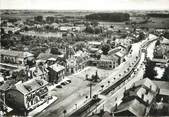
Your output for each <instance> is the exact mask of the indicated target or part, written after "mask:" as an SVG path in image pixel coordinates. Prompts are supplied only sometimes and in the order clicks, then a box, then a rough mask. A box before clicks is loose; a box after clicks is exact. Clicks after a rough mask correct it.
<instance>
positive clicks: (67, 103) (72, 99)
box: [37, 42, 142, 117]
mask: <svg viewBox="0 0 169 117" xmlns="http://www.w3.org/2000/svg"><path fill="white" fill-rule="evenodd" d="M141 43H142V42H139V43H137V44H134V45H133V46H132V53H131V55H129V57H128V59H127V60H126V62H124V63H122V64H121V65H120V66H119V67H117V68H115V69H114V70H113V71H112V73H111V74H109V77H108V78H106V79H103V80H102V82H100V83H98V84H96V85H94V86H93V88H92V92H93V95H94V94H98V93H100V92H101V90H102V89H101V85H104V88H107V86H108V85H111V83H113V82H114V80H118V78H119V74H121V75H122V74H123V73H124V71H125V69H127V68H128V67H129V66H130V65H131V64H132V63H134V62H136V56H138V54H139V47H140V46H141ZM98 73H99V72H98ZM114 78H116V79H114ZM72 80H73V81H72V86H70V87H68V88H67V91H69V90H70V92H71V95H68V96H67V97H66V98H64V99H59V100H58V101H57V102H55V103H54V104H52V105H51V106H50V107H49V108H47V109H46V110H44V111H43V112H42V113H40V114H39V115H37V117H42V116H43V117H48V116H50V117H63V116H64V114H63V110H67V114H66V116H68V115H69V114H70V113H71V112H72V111H75V110H76V109H78V108H79V107H80V106H81V105H83V104H84V103H85V102H86V98H85V97H86V95H88V96H89V87H88V86H87V85H88V84H89V83H88V82H87V81H79V78H77V77H75V78H73V79H72ZM108 81H111V82H110V84H108ZM131 84H132V83H131ZM63 93H64V92H61V93H60V94H63ZM60 94H58V96H59V95H60ZM56 95H57V94H56Z"/></svg>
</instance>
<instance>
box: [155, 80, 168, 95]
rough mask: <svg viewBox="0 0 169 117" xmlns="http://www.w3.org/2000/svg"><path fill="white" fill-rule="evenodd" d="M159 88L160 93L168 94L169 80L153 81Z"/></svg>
mask: <svg viewBox="0 0 169 117" xmlns="http://www.w3.org/2000/svg"><path fill="white" fill-rule="evenodd" d="M153 82H154V83H155V84H156V85H157V86H158V87H159V88H160V94H162V95H168V96H169V82H166V81H153Z"/></svg>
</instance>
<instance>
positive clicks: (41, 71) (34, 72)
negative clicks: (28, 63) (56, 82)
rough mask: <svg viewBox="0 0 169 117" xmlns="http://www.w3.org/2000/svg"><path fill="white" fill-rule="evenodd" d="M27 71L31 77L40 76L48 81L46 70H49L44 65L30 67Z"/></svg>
mask: <svg viewBox="0 0 169 117" xmlns="http://www.w3.org/2000/svg"><path fill="white" fill-rule="evenodd" d="M29 72H30V74H31V76H32V78H35V77H40V78H42V79H44V80H46V81H49V79H48V72H49V71H48V70H47V68H46V66H45V65H39V66H35V67H32V68H30V69H29Z"/></svg>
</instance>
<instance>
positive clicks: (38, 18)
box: [34, 15, 43, 22]
mask: <svg viewBox="0 0 169 117" xmlns="http://www.w3.org/2000/svg"><path fill="white" fill-rule="evenodd" d="M34 20H35V21H37V22H42V21H43V16H40V15H39V16H36V17H34Z"/></svg>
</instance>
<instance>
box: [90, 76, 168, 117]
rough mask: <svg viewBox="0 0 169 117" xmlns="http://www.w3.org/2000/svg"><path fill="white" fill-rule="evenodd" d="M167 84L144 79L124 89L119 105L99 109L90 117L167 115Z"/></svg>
mask: <svg viewBox="0 0 169 117" xmlns="http://www.w3.org/2000/svg"><path fill="white" fill-rule="evenodd" d="M168 84H169V83H168V82H164V81H154V80H150V79H149V78H144V79H141V80H139V81H136V82H135V83H134V84H133V85H132V86H131V87H130V88H129V89H125V91H124V94H123V98H122V99H121V102H120V104H115V106H112V109H111V110H104V109H101V110H100V112H98V113H93V115H91V116H90V117H114V116H137V117H139V116H163V115H165V116H166V115H169V111H168V110H169V91H168V88H169V87H168Z"/></svg>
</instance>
